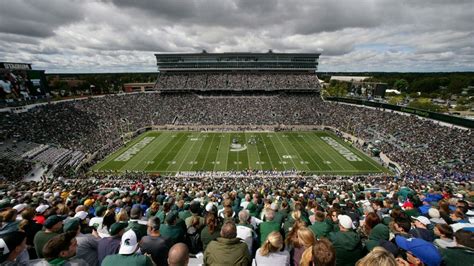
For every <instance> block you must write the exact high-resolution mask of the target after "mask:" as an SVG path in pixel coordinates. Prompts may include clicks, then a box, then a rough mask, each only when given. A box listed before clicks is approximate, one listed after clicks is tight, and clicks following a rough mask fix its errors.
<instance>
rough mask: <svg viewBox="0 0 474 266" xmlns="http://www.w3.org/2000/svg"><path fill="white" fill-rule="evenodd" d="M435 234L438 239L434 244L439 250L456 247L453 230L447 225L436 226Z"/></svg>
mask: <svg viewBox="0 0 474 266" xmlns="http://www.w3.org/2000/svg"><path fill="white" fill-rule="evenodd" d="M434 234H435V235H436V236H437V237H438V239H435V240H434V244H435V245H436V246H437V247H438V248H450V247H455V246H456V242H455V241H454V239H453V237H454V232H453V228H452V227H451V226H449V225H447V224H436V225H435V227H434Z"/></svg>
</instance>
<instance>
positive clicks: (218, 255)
mask: <svg viewBox="0 0 474 266" xmlns="http://www.w3.org/2000/svg"><path fill="white" fill-rule="evenodd" d="M251 260H252V259H251V257H250V254H249V251H248V247H247V244H245V243H242V242H240V240H239V239H238V238H237V228H236V226H235V224H234V223H233V222H226V223H225V224H224V225H223V226H222V228H221V237H219V238H217V240H215V241H211V243H209V245H208V246H207V248H206V250H205V251H204V265H249V264H250V262H251Z"/></svg>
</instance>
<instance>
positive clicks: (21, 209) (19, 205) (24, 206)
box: [13, 203, 28, 213]
mask: <svg viewBox="0 0 474 266" xmlns="http://www.w3.org/2000/svg"><path fill="white" fill-rule="evenodd" d="M27 206H28V205H27V204H26V203H21V204H17V205H15V206H13V209H15V210H16V211H17V212H19V213H20V212H22V211H23V210H24V209H25V208H26V207H27Z"/></svg>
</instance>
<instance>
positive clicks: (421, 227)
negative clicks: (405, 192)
mask: <svg viewBox="0 0 474 266" xmlns="http://www.w3.org/2000/svg"><path fill="white" fill-rule="evenodd" d="M412 218H413V219H414V225H415V226H414V228H413V229H411V230H410V234H411V235H412V236H413V237H416V238H421V239H424V240H426V241H428V242H433V241H434V234H433V231H431V230H429V229H428V225H431V222H430V220H429V219H428V218H426V217H425V216H418V217H412Z"/></svg>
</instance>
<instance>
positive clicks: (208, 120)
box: [0, 93, 474, 178]
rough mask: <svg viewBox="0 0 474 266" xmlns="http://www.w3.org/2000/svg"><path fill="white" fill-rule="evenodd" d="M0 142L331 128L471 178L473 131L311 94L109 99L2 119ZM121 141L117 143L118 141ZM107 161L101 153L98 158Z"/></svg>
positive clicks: (422, 168) (99, 142)
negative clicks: (180, 128) (216, 129)
mask: <svg viewBox="0 0 474 266" xmlns="http://www.w3.org/2000/svg"><path fill="white" fill-rule="evenodd" d="M0 124H1V128H0V141H4V140H7V139H16V140H19V141H21V140H27V141H31V142H35V143H38V144H54V145H59V146H60V147H62V148H66V149H70V150H72V151H80V152H83V153H85V154H87V153H88V154H93V153H95V152H97V151H99V150H100V149H101V148H104V147H108V148H107V149H106V151H111V150H114V149H116V148H117V140H118V139H120V137H121V136H122V134H123V133H124V132H130V131H135V130H137V129H140V128H144V127H147V126H151V125H188V126H205V125H223V126H226V125H228V126H233V125H242V126H243V127H244V128H245V127H246V126H249V127H252V126H265V125H268V126H274V127H277V126H280V125H294V126H298V125H311V126H313V125H314V126H331V127H334V128H337V129H339V130H341V131H343V132H346V133H349V134H352V135H355V136H356V137H358V138H360V139H361V140H362V141H365V142H372V143H377V145H378V146H379V148H380V150H381V151H382V152H383V153H384V154H386V155H387V156H388V157H389V158H391V159H392V160H393V161H395V162H398V163H399V164H400V165H401V166H402V169H403V170H404V173H405V174H406V175H410V176H424V177H433V176H448V177H459V178H466V176H467V177H472V173H473V172H474V167H473V165H474V163H473V158H472V154H473V153H474V138H473V136H472V130H470V129H459V128H457V127H452V126H443V125H440V124H439V123H436V122H434V121H431V120H426V119H420V118H419V117H417V116H414V115H411V116H410V115H403V114H399V113H396V112H392V111H390V112H388V111H383V110H379V109H371V108H365V107H358V106H354V105H347V104H338V103H333V102H325V101H322V100H321V98H320V97H319V95H317V94H312V93H281V94H265V93H263V94H256V95H247V96H232V95H214V96H212V95H211V96H209V95H207V96H202V95H198V94H194V93H139V94H131V95H109V96H104V97H96V98H89V99H84V100H76V101H68V102H60V103H54V104H48V105H42V106H38V107H35V108H33V109H32V110H30V111H28V112H24V113H0ZM119 143H120V142H119ZM101 154H102V155H104V154H105V153H104V151H102V152H101Z"/></svg>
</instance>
